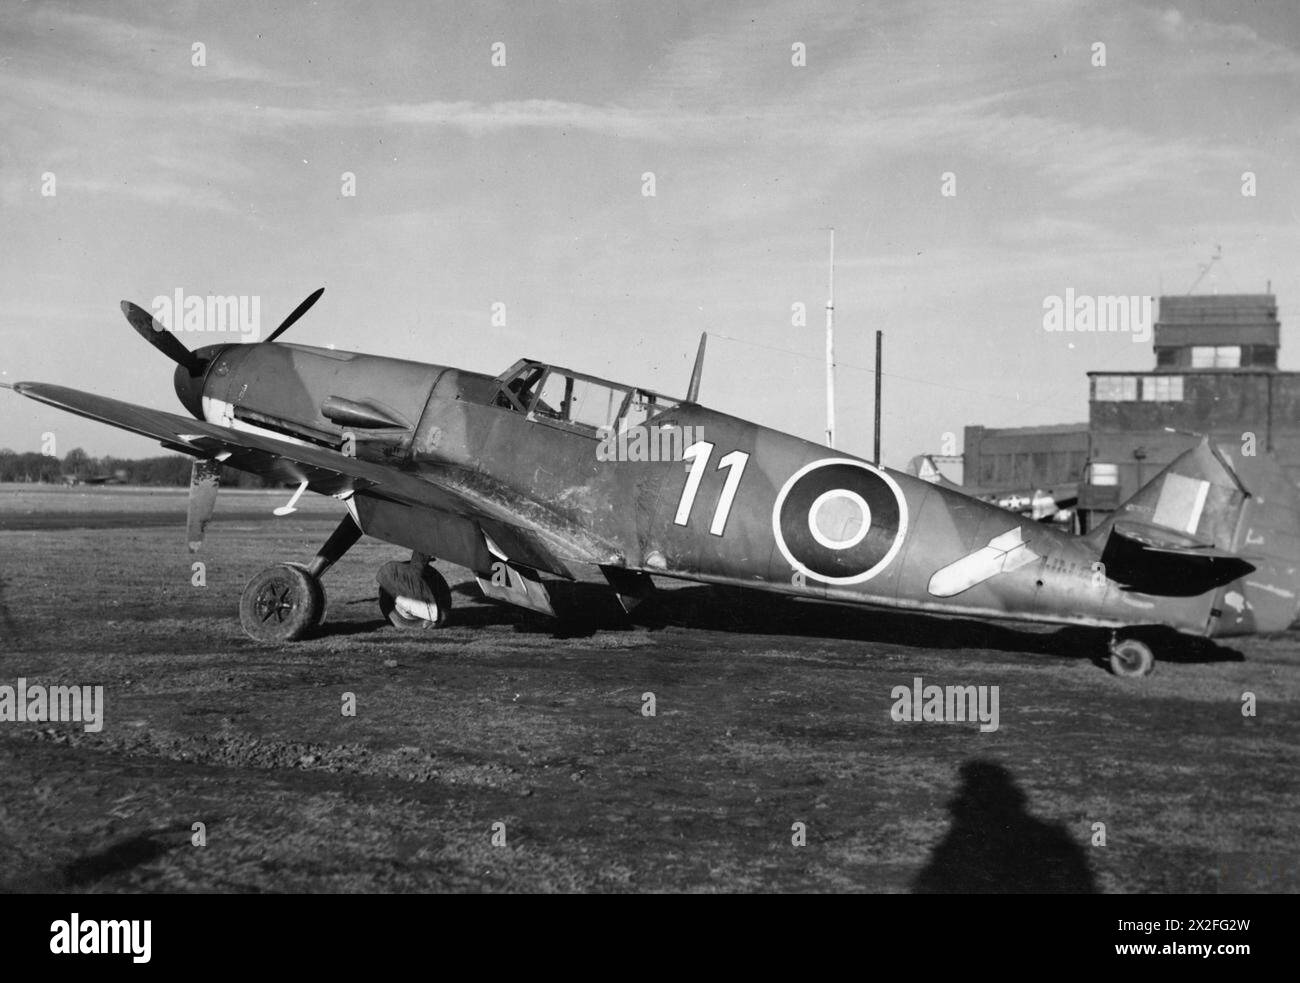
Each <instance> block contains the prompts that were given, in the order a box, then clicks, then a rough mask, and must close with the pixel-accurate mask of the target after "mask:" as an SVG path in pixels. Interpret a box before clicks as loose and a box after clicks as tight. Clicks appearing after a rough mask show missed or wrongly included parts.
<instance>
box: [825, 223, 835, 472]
mask: <svg viewBox="0 0 1300 983" xmlns="http://www.w3.org/2000/svg"><path fill="white" fill-rule="evenodd" d="M830 232H831V268H830V275H829V277H828V279H827V282H826V446H827V447H834V446H835V229H834V227H832V228H831V230H830Z"/></svg>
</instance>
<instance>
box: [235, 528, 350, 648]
mask: <svg viewBox="0 0 1300 983" xmlns="http://www.w3.org/2000/svg"><path fill="white" fill-rule="evenodd" d="M360 538H361V529H360V528H359V527H358V526H357V524H356V522H355V521H353V519H352V516H351V515H346V516H344V517H343V521H342V522H340V523H339V525H338V528H336V529H335V530H334V532H333V533H332V534H331V535H330V538H329V539H327V540H326V541H325V545H324V546H322V547H321V548H320V551H319V552H318V553H317V554H316V556H315V557H314V558H313V559H312V561H311V563H308V564H301V563H281V564H277V565H276V566H273V567H267V568H266V569H265V570H263V571H262V572H261V573H259V574H258V575H257V576H255V577H254V578H253V579H252V580H250V581H249V582H248V586H247V587H245V588H244V593H243V596H241V597H240V599H239V622H240V624H241V625H242V626H243V628H244V632H245V634H247V635H248V637H249V638H252V639H253V640H254V641H258V642H268V643H271V644H277V643H280V642H293V641H297V640H298V639H299V638H301V637H302V636H303V635H304V634H306V633H307V632H308V631H311V630H312V629H313V628H317V627H319V626H320V625H321V624H322V623H323V622H324V621H325V608H326V598H325V588H324V587H322V586H321V582H320V577H321V574H323V573H324V572H325V571H326V570H328V569H329V568H330V567H332V566H333V565H334V564H335V563H337V562H338V561H339V559H340V558H341V557H342V556H343V554H344V553H346V552H347V551H348V550H349V549H351V548H352V546H353V544H355V543H356V541H357V540H358V539H360Z"/></svg>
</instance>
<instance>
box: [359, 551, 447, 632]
mask: <svg viewBox="0 0 1300 983" xmlns="http://www.w3.org/2000/svg"><path fill="white" fill-rule="evenodd" d="M375 579H376V580H378V581H379V610H380V613H382V614H383V616H384V617H385V618H387V619H388V621H389V623H390V624H392V625H393V626H394V627H396V628H403V629H406V630H408V631H427V630H429V629H433V628H441V627H442V626H443V625H445V624H446V623H447V615H448V614H449V613H450V612H451V588H450V587H448V586H447V581H446V580H444V579H443V576H442V574H440V573H439V572H438V571H437V570H435V569H434V568H433V567H431V566H428V565H427V564H426V563H423V562H417V561H415V560H412V561H411V562H409V563H397V562H394V563H386V564H384V566H383V567H382V568H381V569H380V571H379V574H378V575H377V576H376V578H375Z"/></svg>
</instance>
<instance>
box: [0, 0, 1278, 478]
mask: <svg viewBox="0 0 1300 983" xmlns="http://www.w3.org/2000/svg"><path fill="white" fill-rule="evenodd" d="M196 44H197V45H201V46H202V48H201V54H202V57H197V55H196V49H195V45H196ZM1098 44H1101V45H1104V64H1098V63H1097V62H1098V51H1099V49H1098V48H1097V45H1098ZM800 52H802V58H801V57H800ZM196 61H197V62H199V63H198V64H196ZM494 61H495V62H497V63H496V64H494ZM799 61H803V64H795V62H799ZM501 62H504V64H501ZM1297 107H1300V7H1297V6H1296V5H1295V4H1294V3H1293V2H1292V0H1282V2H1276V3H1265V2H1260V3H1248V2H1240V3H1235V2H1219V3H1209V2H1177V3H1173V4H1170V3H1142V2H1083V0H1079V2H1071V0H1042V2H1032V3H1026V2H1024V0H1014V2H1010V0H1008V2H1001V0H962V2H937V0H909V2H907V3H897V2H882V3H871V2H857V3H844V2H827V0H780V2H746V3H740V2H726V0H723V2H717V0H712V2H708V3H703V2H701V3H681V4H657V3H634V2H631V0H602V2H592V3H581V2H537V3H529V4H519V3H493V2H476V3H473V4H463V3H447V4H442V3H430V2H427V0H410V2H408V0H392V2H376V3H373V4H365V5H362V4H355V3H344V2H333V3H329V2H322V3H306V2H302V3H283V2H270V3H268V2H265V0H256V2H239V0H237V2H223V3H220V4H212V3H199V2H194V3H186V2H180V3H169V4H166V5H163V4H158V3H152V2H125V0H108V2H102V3H94V4H91V3H72V2H34V0H33V2H18V0H0V230H2V231H0V287H2V289H3V296H4V303H3V307H2V312H0V381H5V382H11V383H12V382H14V381H18V380H34V381H42V382H54V383H59V384H62V385H68V386H72V387H75V388H79V389H85V390H89V391H93V392H97V393H102V394H105V395H111V396H115V397H118V398H122V399H127V400H130V401H133V402H138V403H142V404H144V405H148V406H153V407H159V408H165V409H170V410H173V411H176V412H183V411H182V410H180V409H179V407H178V404H177V403H176V398H175V395H174V394H173V392H172V388H171V375H172V368H173V366H172V365H171V363H170V362H168V361H166V359H165V358H164V357H163V356H162V355H161V354H160V353H158V352H157V351H155V350H154V349H153V348H151V347H150V346H148V345H147V344H145V343H144V342H143V341H142V340H141V339H139V338H138V337H137V336H136V335H135V334H134V332H133V331H132V330H131V328H130V327H129V325H128V324H127V323H126V321H125V319H124V318H123V317H122V315H121V312H120V310H119V306H118V305H119V303H120V301H121V300H123V299H131V300H134V301H136V302H137V303H140V304H142V305H144V306H146V307H147V306H149V305H150V303H151V301H152V299H153V298H155V297H158V296H172V295H173V294H174V293H175V291H176V290H178V289H179V290H182V291H183V292H184V294H185V295H187V296H193V295H199V296H204V295H208V294H215V295H222V296H230V295H237V296H245V297H257V298H259V302H260V309H261V313H262V320H263V333H266V332H268V331H269V330H270V329H271V328H272V327H273V326H274V325H275V324H276V323H277V322H278V321H279V320H280V318H281V317H282V316H283V315H284V314H287V313H288V312H289V311H290V310H292V309H293V307H294V306H295V305H296V304H297V303H298V302H299V301H300V300H301V299H302V298H303V297H305V296H306V295H307V294H309V293H310V292H311V291H312V290H314V289H315V288H316V287H318V286H324V287H325V288H326V289H325V294H324V297H323V298H322V299H321V301H320V302H319V303H318V304H317V305H316V306H315V307H314V308H313V309H312V310H311V312H310V313H309V314H308V315H307V316H306V317H305V318H304V319H303V320H301V321H299V322H298V323H297V324H296V325H295V326H294V327H293V328H292V329H291V331H290V332H289V333H288V334H287V335H286V336H285V339H286V340H292V341H296V342H300V343H302V344H309V345H334V346H336V347H338V348H343V349H352V350H360V351H367V352H373V353H377V354H386V355H392V356H396V357H402V358H410V359H416V360H420V361H427V362H433V363H437V364H450V365H455V366H458V367H462V368H467V369H472V370H476V371H485V372H489V373H492V374H497V373H499V372H501V371H503V370H504V369H505V368H507V367H508V366H509V365H510V364H511V363H512V362H514V361H515V360H516V359H517V358H519V357H522V356H529V357H534V358H539V359H542V360H545V361H550V362H554V363H558V364H561V365H565V366H567V367H570V368H573V369H576V370H580V371H585V372H589V373H592V374H595V375H599V376H605V377H609V378H613V379H616V380H618V381H622V382H627V383H634V384H637V385H641V386H645V387H647V388H654V389H658V390H660V391H663V392H666V393H668V394H670V395H680V394H682V393H683V392H684V391H685V389H686V383H687V379H688V376H689V373H690V366H691V363H692V361H693V359H694V354H695V346H696V343H697V340H698V337H699V334H700V332H701V331H707V332H709V334H710V342H709V349H708V357H707V360H706V365H705V371H704V377H703V386H702V390H701V401H702V402H704V403H705V404H707V405H709V406H712V407H714V408H716V409H719V410H722V411H724V412H728V413H732V414H736V415H738V416H742V417H746V418H749V419H752V420H754V421H756V422H758V423H761V424H764V425H766V426H770V427H775V428H777V429H780V430H784V431H787V432H790V433H794V434H797V435H799V436H802V437H806V438H809V439H814V440H821V439H823V431H824V428H825V369H824V362H823V358H824V344H825V338H824V316H825V315H824V309H823V308H824V305H825V303H826V295H827V282H826V281H827V265H828V263H827V261H828V256H827V246H828V242H827V239H828V233H827V231H826V230H827V229H828V228H829V227H831V226H834V227H835V229H836V241H835V247H836V263H835V318H836V321H835V325H836V353H837V357H838V360H839V362H840V368H839V372H838V375H837V401H836V402H837V418H838V435H837V441H836V443H837V446H839V447H841V448H843V449H844V450H847V451H849V452H851V453H856V454H860V455H863V456H870V453H871V446H872V422H873V416H872V413H873V388H872V387H873V382H872V372H873V366H874V347H875V341H874V333H875V331H877V330H883V332H884V352H885V356H884V365H883V368H884V388H883V412H882V431H883V459H884V463H886V464H889V465H892V466H901V465H902V464H904V463H905V462H906V461H907V460H908V458H910V457H911V456H912V455H914V454H917V453H921V452H927V451H929V452H939V451H941V450H944V449H946V448H945V438H946V435H955V437H956V449H958V450H959V449H960V441H961V434H962V428H963V427H965V426H967V425H970V424H981V425H984V426H1021V425H1031V424H1044V423H1070V422H1078V421H1084V420H1086V419H1087V410H1088V405H1087V398H1088V393H1087V380H1086V377H1085V375H1084V373H1085V372H1087V371H1089V370H1101V369H1115V370H1141V369H1148V368H1150V367H1151V366H1152V365H1153V364H1154V362H1153V357H1152V352H1151V348H1150V345H1149V343H1148V344H1135V343H1134V341H1133V339H1132V336H1131V335H1130V334H1125V333H1100V334H1074V333H1062V332H1048V331H1045V330H1044V327H1043V317H1044V300H1045V299H1046V298H1048V297H1051V296H1061V295H1064V293H1065V291H1066V289H1067V288H1070V289H1073V290H1074V291H1075V292H1076V293H1078V294H1089V295H1160V294H1162V293H1170V294H1181V293H1186V292H1187V291H1188V290H1189V289H1191V288H1192V287H1193V285H1194V284H1195V288H1196V290H1197V291H1198V292H1219V293H1253V292H1263V291H1264V290H1265V288H1266V284H1267V283H1269V282H1270V281H1271V286H1272V290H1273V292H1274V293H1276V294H1277V297H1278V302H1279V307H1280V314H1281V318H1282V323H1283V331H1282V352H1281V359H1280V364H1281V367H1283V368H1300V336H1297V335H1296V332H1295V326H1296V325H1297V324H1300V262H1297V260H1298V259H1300V221H1298V220H1300V189H1298V187H1297V174H1298V173H1300V170H1298V169H1297V167H1296V163H1297V161H1298V160H1300V154H1298V153H1297V151H1298V150H1300V113H1297V111H1296V110H1297ZM1246 172H1250V173H1251V174H1252V175H1254V185H1255V186H1254V192H1255V193H1254V194H1253V195H1244V194H1243V193H1242V190H1243V174H1245V173H1246ZM348 174H350V175H353V176H354V179H355V180H354V184H353V190H354V191H355V194H346V193H345V190H346V189H345V187H344V185H345V175H348ZM648 174H649V175H653V191H654V194H653V195H649V194H647V193H646V191H647V183H648V182H647V179H646V175H648ZM50 175H52V176H53V179H54V184H53V191H54V193H53V194H49V193H48V192H49V191H50V190H51V188H50V182H49V179H48V176H50ZM945 190H946V191H948V192H952V191H954V190H955V194H952V193H948V194H945V193H944V192H945ZM43 192H46V193H43ZM1216 249H1218V250H1221V256H1222V258H1221V260H1219V261H1218V262H1216V263H1214V264H1213V265H1212V266H1211V267H1210V269H1209V271H1208V272H1207V273H1205V275H1203V276H1202V275H1201V273H1202V268H1203V267H1204V266H1205V265H1206V264H1207V263H1209V261H1210V257H1211V255H1212V254H1214V252H1215V251H1216ZM1198 278H1199V282H1198ZM799 304H802V305H805V307H806V311H807V315H806V323H803V324H799V323H794V322H796V321H798V318H797V317H796V316H795V313H794V312H795V310H796V308H795V305H799ZM494 314H495V315H496V317H495V318H494ZM503 314H504V323H501V321H502V320H503V318H502V315H503ZM182 340H185V341H186V342H187V344H189V345H190V346H191V347H196V346H197V344H202V343H208V341H210V340H212V339H206V338H205V339H203V340H202V341H196V340H195V336H193V335H191V336H184V335H183V336H182ZM219 340H222V341H226V340H233V339H231V338H229V337H223V338H221V339H219ZM47 433H53V434H54V435H55V436H56V439H57V448H58V453H59V454H60V455H62V454H63V453H65V452H66V451H67V450H69V449H71V448H73V447H83V448H84V449H85V450H87V451H88V452H89V453H91V454H92V455H96V456H99V455H105V454H113V455H117V456H126V457H142V456H148V455H150V454H153V453H159V451H158V448H157V445H156V444H155V443H153V442H150V441H147V440H145V439H143V438H139V437H135V436H132V435H129V434H125V433H123V432H121V431H116V430H113V429H111V428H108V427H106V426H103V425H99V424H94V423H91V422H90V421H85V420H81V419H79V418H76V417H72V416H69V415H66V414H62V413H59V412H57V411H55V410H53V409H49V408H47V407H43V406H41V405H39V404H36V403H34V402H32V401H30V400H25V399H22V398H20V397H19V396H17V395H16V394H14V393H9V392H2V391H0V448H4V447H8V448H12V449H14V450H19V451H34V450H39V449H41V446H42V439H43V435H45V434H47ZM947 446H948V447H951V446H952V444H951V438H947Z"/></svg>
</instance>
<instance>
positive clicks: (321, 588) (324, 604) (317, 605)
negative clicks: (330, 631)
mask: <svg viewBox="0 0 1300 983" xmlns="http://www.w3.org/2000/svg"><path fill="white" fill-rule="evenodd" d="M286 566H291V567H293V568H294V569H295V570H301V571H302V572H303V573H304V574H305V575H306V577H307V579H308V580H309V581H311V584H312V587H313V588H314V590H315V591H316V594H317V595H318V596H317V597H316V599H314V600H313V601H312V607H313V608H314V609H316V610H317V612H318V613H317V615H316V621H315V622H314V623H313V624H312V627H313V628H319V627H320V626H321V625H323V624H325V615H326V613H327V612H328V611H329V594H328V593H326V591H325V585H324V584H322V583H321V582H320V578H318V577H313V576H312V575H311V574H309V573H307V567H306V566H305V565H304V564H301V563H289V564H286Z"/></svg>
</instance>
